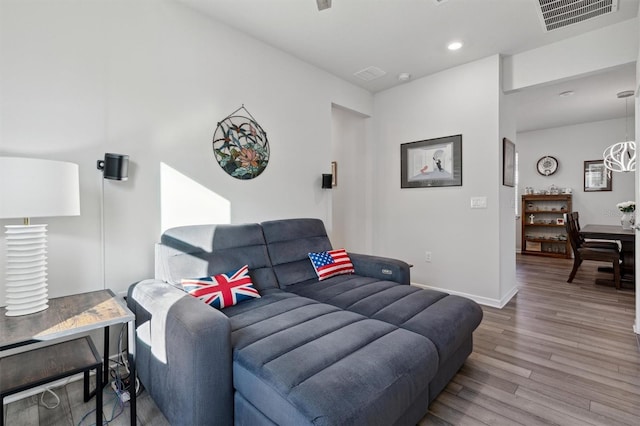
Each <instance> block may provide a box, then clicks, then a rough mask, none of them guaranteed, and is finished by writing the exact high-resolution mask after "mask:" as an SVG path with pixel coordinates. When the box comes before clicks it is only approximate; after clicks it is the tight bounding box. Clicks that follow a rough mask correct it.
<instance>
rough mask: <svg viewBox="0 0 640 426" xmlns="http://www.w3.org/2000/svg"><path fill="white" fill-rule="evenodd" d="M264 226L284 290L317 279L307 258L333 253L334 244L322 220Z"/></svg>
mask: <svg viewBox="0 0 640 426" xmlns="http://www.w3.org/2000/svg"><path fill="white" fill-rule="evenodd" d="M261 225H262V230H263V232H264V238H265V240H266V242H267V250H268V252H269V257H270V258H271V264H272V265H273V270H274V272H275V275H276V277H277V279H278V283H279V284H280V287H281V288H285V287H286V286H288V285H291V284H297V283H300V282H303V281H308V280H314V279H315V280H317V279H318V276H317V275H316V272H315V270H314V269H313V265H312V264H311V261H310V260H309V256H308V255H309V253H311V252H322V251H328V250H331V242H330V241H329V237H327V231H326V230H325V228H324V224H323V223H322V221H321V220H320V219H283V220H273V221H268V222H263V223H262V224H261Z"/></svg>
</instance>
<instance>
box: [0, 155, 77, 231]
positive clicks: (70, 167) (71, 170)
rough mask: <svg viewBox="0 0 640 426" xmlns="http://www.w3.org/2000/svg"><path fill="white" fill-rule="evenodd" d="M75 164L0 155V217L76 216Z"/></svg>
mask: <svg viewBox="0 0 640 426" xmlns="http://www.w3.org/2000/svg"><path fill="white" fill-rule="evenodd" d="M78 181H79V179H78V165H77V164H73V163H67V162H64V161H52V160H40V159H35V158H18V157H0V219H8V218H20V217H23V218H27V217H55V216H78V215H79V214H80V187H79V184H78Z"/></svg>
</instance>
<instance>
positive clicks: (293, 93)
mask: <svg viewBox="0 0 640 426" xmlns="http://www.w3.org/2000/svg"><path fill="white" fill-rule="evenodd" d="M0 71H1V75H0V155H13V156H30V157H38V158H51V159H60V160H66V161H71V162H75V163H78V164H79V165H80V179H81V216H80V217H69V218H50V219H45V220H42V221H41V220H34V222H38V223H42V222H46V223H49V224H50V226H49V230H50V232H49V260H50V261H49V294H50V296H51V297H54V296H59V295H64V294H71V293H77V292H82V291H89V290H96V289H100V288H102V278H101V273H100V214H99V206H100V184H101V180H100V174H99V173H98V172H97V170H96V169H95V163H96V160H98V159H100V158H102V156H103V155H104V153H105V152H117V153H124V154H129V155H130V158H131V165H130V173H129V176H130V178H129V180H128V181H126V182H114V181H107V182H105V231H106V285H107V287H110V288H112V289H114V290H115V291H122V290H125V289H126V288H127V287H128V285H129V284H130V283H132V282H134V281H137V280H140V279H143V278H147V277H150V276H152V274H153V244H154V243H155V242H156V241H157V240H158V237H159V233H160V230H161V223H163V221H162V219H161V218H162V211H161V204H162V203H161V201H162V200H161V196H162V194H167V191H163V188H161V186H160V183H161V181H162V180H161V175H160V173H161V166H162V165H163V164H164V165H165V166H168V168H169V169H168V170H170V171H171V173H170V175H171V174H176V175H177V176H180V179H179V180H181V181H184V182H192V184H193V186H194V187H198V188H199V189H200V190H201V189H202V188H205V189H208V190H210V191H211V192H212V193H215V194H217V196H220V197H223V198H224V199H226V200H228V201H229V203H230V214H229V217H230V220H231V222H234V223H239V222H253V221H262V220H268V219H274V218H284V217H297V216H306V217H319V218H321V219H324V220H327V219H328V218H329V215H330V202H329V197H330V195H329V194H327V193H326V192H324V191H322V189H321V188H320V175H321V174H322V173H327V172H328V165H329V163H330V161H331V155H330V152H331V137H332V135H331V120H332V117H331V105H332V103H335V104H339V105H342V106H344V107H347V108H350V109H352V110H355V111H358V112H360V113H363V114H368V115H370V114H371V112H372V111H371V110H372V106H373V104H372V95H371V94H369V93H368V92H366V91H364V90H362V89H359V88H356V87H355V86H353V85H350V84H348V83H346V82H344V81H342V80H339V79H337V78H335V77H333V76H331V75H329V74H327V73H326V72H324V71H321V70H319V69H317V68H314V67H312V66H310V65H308V64H306V63H303V62H301V61H299V60H297V59H295V58H293V57H291V56H289V55H287V54H284V53H282V52H281V51H278V50H275V49H274V48H272V47H270V46H268V45H265V44H263V43H261V42H259V41H256V40H255V39H252V38H249V37H247V36H245V35H243V34H241V33H238V32H236V31H234V30H231V29H229V28H228V27H226V26H224V25H222V24H220V23H217V22H216V21H213V20H211V19H209V18H207V17H205V16H204V15H201V14H198V13H196V12H194V11H192V10H191V9H189V8H186V7H184V6H182V5H180V4H178V3H176V2H174V1H161V0H159V1H152V2H151V1H142V2H131V1H125V0H109V1H107V0H102V1H85V0H68V1H64V2H60V1H56V2H49V1H44V0H42V1H29V2H25V1H20V0H3V1H2V2H0ZM242 104H244V105H245V106H246V107H247V109H248V110H249V111H250V112H251V114H252V115H253V116H254V117H255V118H256V119H257V121H258V122H259V123H260V124H261V125H262V127H263V128H264V129H265V130H266V132H267V134H268V138H269V143H270V147H271V160H270V163H269V165H268V167H267V169H266V170H265V171H264V173H263V174H262V175H261V176H259V177H258V178H256V179H254V180H251V181H239V180H236V179H234V178H231V177H230V176H228V175H227V174H226V173H225V172H224V171H223V170H222V169H221V168H220V167H219V166H218V164H217V163H216V161H215V158H214V156H213V152H212V148H211V140H212V135H213V133H214V131H215V128H216V124H217V122H218V121H219V120H221V119H223V118H224V117H225V116H226V115H227V114H229V113H231V112H232V111H234V110H235V109H236V108H238V107H240V106H241V105H242ZM163 167H164V166H163ZM165 177H166V176H165ZM169 192H171V191H169ZM205 196H206V190H205V191H204V192H203V197H205ZM165 201H166V200H165ZM209 201H210V200H208V199H207V200H203V202H202V203H201V202H199V200H198V199H194V200H192V202H191V203H188V204H187V205H183V206H182V208H183V209H185V210H191V209H199V208H211V207H208V206H210V203H209ZM212 216H213V215H212ZM170 217H171V220H170V222H172V223H171V225H176V224H180V220H179V219H178V218H176V217H175V212H172V213H171V215H170ZM216 217H217V216H216ZM192 218H193V215H189V216H188V218H187V219H185V222H186V223H189V222H191V221H192V220H193V219H192ZM18 222H19V220H2V221H0V226H4V225H6V224H14V223H18ZM167 226H168V225H167ZM4 248H5V247H4V236H2V237H0V251H4ZM4 275H5V271H4V262H0V276H4ZM3 293H4V292H0V305H2V304H3V299H4V294H3Z"/></svg>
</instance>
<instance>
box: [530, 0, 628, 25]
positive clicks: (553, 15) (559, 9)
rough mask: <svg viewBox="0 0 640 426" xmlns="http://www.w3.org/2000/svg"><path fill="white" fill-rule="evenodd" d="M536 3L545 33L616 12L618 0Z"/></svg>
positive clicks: (571, 0) (572, 0) (541, 1)
mask: <svg viewBox="0 0 640 426" xmlns="http://www.w3.org/2000/svg"><path fill="white" fill-rule="evenodd" d="M538 3H539V4H540V9H538V15H539V16H540V19H541V21H542V23H543V25H544V27H545V29H546V30H547V31H552V30H557V29H558V28H562V27H566V26H568V25H573V24H577V23H578V22H583V21H586V20H588V19H591V18H595V17H597V16H601V15H606V14H608V13H612V12H616V11H617V10H618V0H538Z"/></svg>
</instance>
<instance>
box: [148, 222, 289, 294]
mask: <svg viewBox="0 0 640 426" xmlns="http://www.w3.org/2000/svg"><path fill="white" fill-rule="evenodd" d="M160 241H161V242H160V244H158V246H157V248H156V278H157V279H161V280H164V281H167V282H168V283H170V284H173V285H177V286H179V285H180V280H181V279H183V278H196V277H205V276H212V275H218V274H223V273H226V272H229V271H230V270H232V269H238V268H241V267H242V266H243V265H249V274H250V276H251V279H252V281H253V283H254V285H255V287H256V288H257V289H258V290H259V291H263V290H267V289H272V288H278V283H277V281H276V278H275V275H274V273H273V270H272V269H271V262H270V261H269V255H268V253H267V247H266V244H265V240H264V235H263V234H262V228H261V227H260V225H258V224H255V223H253V224H245V225H190V226H181V227H177V228H171V229H168V230H167V231H165V232H164V234H162V237H161V240H160Z"/></svg>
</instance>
